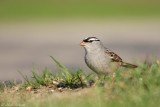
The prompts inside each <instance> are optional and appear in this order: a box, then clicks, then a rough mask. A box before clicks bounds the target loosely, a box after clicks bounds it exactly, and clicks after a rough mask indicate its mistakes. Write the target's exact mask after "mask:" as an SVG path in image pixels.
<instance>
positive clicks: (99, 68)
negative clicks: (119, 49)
mask: <svg viewBox="0 0 160 107" xmlns="http://www.w3.org/2000/svg"><path fill="white" fill-rule="evenodd" d="M102 56H103V58H102ZM85 62H86V64H87V65H88V67H89V68H90V69H91V70H93V71H94V72H95V73H97V74H109V73H111V72H112V70H111V69H110V64H112V62H111V61H110V58H109V57H108V56H106V55H105V54H104V55H86V56H85Z"/></svg>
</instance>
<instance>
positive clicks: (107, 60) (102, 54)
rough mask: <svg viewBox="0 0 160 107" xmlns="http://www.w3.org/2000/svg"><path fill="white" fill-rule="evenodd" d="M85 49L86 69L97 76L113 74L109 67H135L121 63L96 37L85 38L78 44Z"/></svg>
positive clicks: (134, 66)
mask: <svg viewBox="0 0 160 107" xmlns="http://www.w3.org/2000/svg"><path fill="white" fill-rule="evenodd" d="M80 45H81V46H83V47H84V49H85V62H86V64H87V65H88V67H89V68H90V69H91V70H93V71H94V72H95V73H97V74H110V73H113V70H111V66H112V65H113V66H114V67H116V68H117V67H118V68H119V67H121V66H122V67H128V68H136V67H137V66H136V65H133V64H129V63H126V62H123V60H122V59H121V58H120V57H119V56H118V55H117V54H115V53H114V52H112V51H111V50H109V49H107V48H105V47H104V46H103V44H102V43H101V41H100V40H99V39H98V38H96V37H87V38H85V39H83V41H82V42H81V43H80Z"/></svg>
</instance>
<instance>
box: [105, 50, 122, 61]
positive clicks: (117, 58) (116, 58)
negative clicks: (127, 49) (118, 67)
mask: <svg viewBox="0 0 160 107" xmlns="http://www.w3.org/2000/svg"><path fill="white" fill-rule="evenodd" d="M106 53H107V54H108V55H109V56H110V58H111V61H113V62H123V61H122V59H121V58H120V57H119V56H118V55H117V54H115V53H114V52H112V51H110V50H108V49H107V50H106Z"/></svg>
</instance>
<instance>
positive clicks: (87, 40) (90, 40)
mask: <svg viewBox="0 0 160 107" xmlns="http://www.w3.org/2000/svg"><path fill="white" fill-rule="evenodd" d="M93 41H100V40H99V39H97V38H96V37H88V38H86V39H84V40H83V42H93Z"/></svg>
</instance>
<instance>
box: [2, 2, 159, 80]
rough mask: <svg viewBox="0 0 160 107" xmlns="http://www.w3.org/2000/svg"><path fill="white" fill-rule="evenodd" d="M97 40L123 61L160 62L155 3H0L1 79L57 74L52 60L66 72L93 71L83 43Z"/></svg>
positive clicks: (157, 11) (157, 4) (156, 4)
mask: <svg viewBox="0 0 160 107" xmlns="http://www.w3.org/2000/svg"><path fill="white" fill-rule="evenodd" d="M88 36H96V37H97V38H99V39H100V40H101V41H102V42H103V43H104V45H105V46H106V47H107V48H109V49H111V50H112V51H114V52H115V53H117V54H118V55H120V56H121V57H122V59H124V61H127V62H132V63H135V62H136V61H144V60H145V58H146V56H154V57H157V58H159V57H160V1H159V0H134V1H133V0H117V1H116V0H90V1H86V0H79V1H78V0H0V80H12V79H17V80H18V79H22V77H21V75H20V74H19V73H18V72H17V71H20V72H22V73H23V74H24V75H30V74H31V70H32V69H33V68H37V69H38V70H39V72H41V71H42V70H43V69H44V68H45V67H47V68H48V69H50V70H52V71H54V72H56V71H57V70H56V66H55V64H54V63H53V61H52V60H51V58H50V57H49V56H50V55H52V56H53V57H55V58H56V59H57V60H58V61H60V62H61V63H62V64H64V65H66V66H67V67H68V68H69V69H70V70H73V71H74V70H75V69H78V68H81V69H83V70H85V71H86V72H91V71H90V70H89V68H88V67H87V66H86V64H85V62H84V59H83V58H84V49H83V47H80V46H79V43H80V42H81V41H82V39H83V38H85V37H88Z"/></svg>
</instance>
